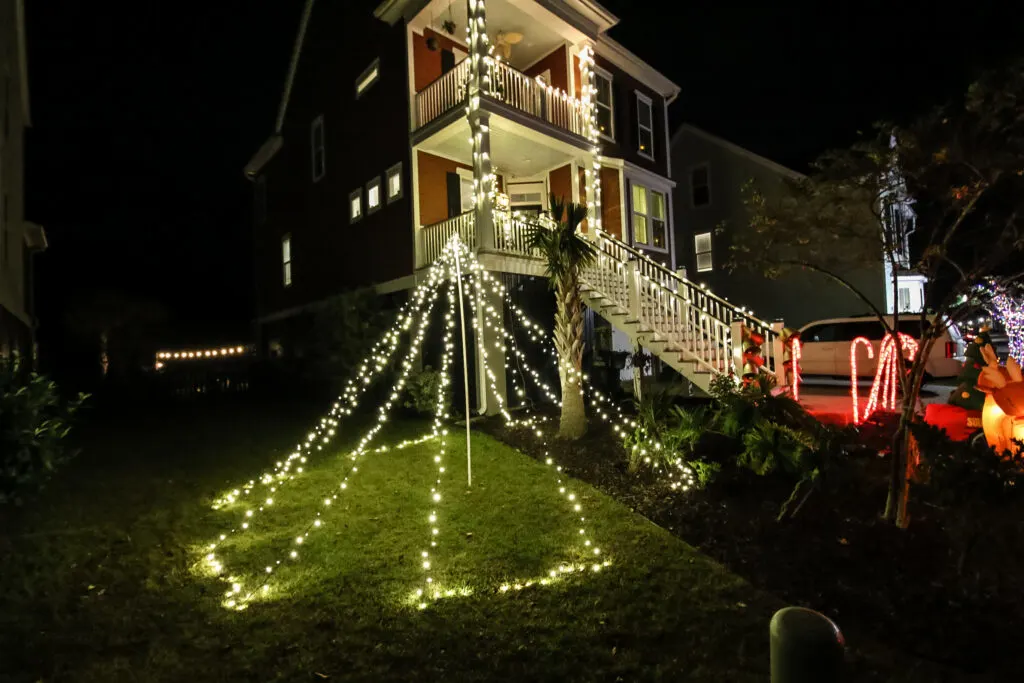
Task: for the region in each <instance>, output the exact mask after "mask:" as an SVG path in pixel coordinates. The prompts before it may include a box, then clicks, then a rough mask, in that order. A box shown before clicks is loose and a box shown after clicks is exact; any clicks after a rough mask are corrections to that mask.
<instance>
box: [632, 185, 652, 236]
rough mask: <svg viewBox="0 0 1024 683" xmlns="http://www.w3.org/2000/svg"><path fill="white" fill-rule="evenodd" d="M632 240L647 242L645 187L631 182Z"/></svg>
mask: <svg viewBox="0 0 1024 683" xmlns="http://www.w3.org/2000/svg"><path fill="white" fill-rule="evenodd" d="M632 185H633V242H639V243H641V244H647V240H648V236H647V233H648V231H647V188H646V187H644V186H643V185H638V184H636V183H633V184H632Z"/></svg>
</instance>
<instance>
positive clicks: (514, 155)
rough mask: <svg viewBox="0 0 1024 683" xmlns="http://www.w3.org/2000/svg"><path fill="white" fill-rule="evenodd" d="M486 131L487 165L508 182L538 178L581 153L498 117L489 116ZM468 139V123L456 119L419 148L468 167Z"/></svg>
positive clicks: (460, 118)
mask: <svg viewBox="0 0 1024 683" xmlns="http://www.w3.org/2000/svg"><path fill="white" fill-rule="evenodd" d="M490 128H491V163H492V164H493V165H494V167H495V168H496V169H497V173H499V174H502V175H505V176H507V177H509V178H510V179H514V178H530V177H534V176H537V175H540V174H541V173H544V172H546V171H548V170H550V169H552V168H556V167H558V166H563V165H565V164H567V163H569V162H570V161H572V160H573V159H574V158H577V157H579V156H580V155H581V154H582V151H581V150H579V149H577V148H575V147H573V146H572V145H569V144H568V143H565V142H562V141H561V140H557V139H555V138H552V137H550V136H546V135H544V134H542V133H539V132H537V131H534V130H532V129H530V128H527V127H526V126H523V125H522V124H519V123H517V122H515V121H510V120H509V119H506V118H503V117H501V116H496V115H492V116H491V119H490ZM469 138H470V131H469V121H467V120H466V117H464V116H460V117H459V118H458V119H456V120H455V121H454V122H452V123H450V124H449V125H448V126H447V127H446V128H444V129H442V130H440V131H438V132H437V133H435V134H434V135H431V136H430V137H429V138H427V139H426V140H424V141H423V142H422V143H420V145H419V148H420V149H422V150H423V151H424V152H429V153H431V154H436V155H438V156H442V157H447V158H449V159H454V160H456V161H461V162H462V163H464V164H472V163H473V159H472V157H473V150H472V147H471V146H470V144H469Z"/></svg>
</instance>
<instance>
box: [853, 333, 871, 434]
mask: <svg viewBox="0 0 1024 683" xmlns="http://www.w3.org/2000/svg"><path fill="white" fill-rule="evenodd" d="M861 344H863V345H864V346H866V347H867V348H868V359H869V360H870V359H871V358H874V357H875V350H874V348H873V347H872V346H871V342H870V341H868V338H867V337H857V338H856V339H854V340H853V341H852V342H850V397H851V398H852V399H853V424H855V425H856V424H860V422H861V421H860V417H859V413H858V411H859V410H860V398H859V397H858V396H857V377H858V375H857V347H858V346H860V345H861ZM867 417H868V416H867V415H865V416H864V419H865V420H866V419H867Z"/></svg>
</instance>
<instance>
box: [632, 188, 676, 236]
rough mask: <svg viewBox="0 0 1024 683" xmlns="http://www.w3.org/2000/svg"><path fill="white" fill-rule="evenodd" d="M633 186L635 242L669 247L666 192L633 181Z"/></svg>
mask: <svg viewBox="0 0 1024 683" xmlns="http://www.w3.org/2000/svg"><path fill="white" fill-rule="evenodd" d="M630 186H631V187H632V188H633V189H632V190H631V192H632V198H633V242H634V243H636V244H645V245H647V246H650V247H655V248H657V249H668V230H667V227H666V226H667V224H668V209H667V204H666V200H665V193H664V192H657V191H655V190H651V189H648V188H647V187H645V186H643V185H641V184H639V183H634V182H631V183H630Z"/></svg>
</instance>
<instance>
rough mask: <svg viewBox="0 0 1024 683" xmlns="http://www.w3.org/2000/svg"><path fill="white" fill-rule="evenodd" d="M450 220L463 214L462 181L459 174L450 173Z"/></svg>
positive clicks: (448, 179) (448, 175) (448, 176)
mask: <svg viewBox="0 0 1024 683" xmlns="http://www.w3.org/2000/svg"><path fill="white" fill-rule="evenodd" d="M447 182H448V218H455V217H456V216H458V215H459V214H460V213H462V181H461V180H460V179H459V174H458V173H448V174H447Z"/></svg>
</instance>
